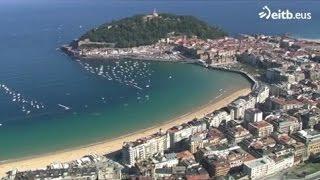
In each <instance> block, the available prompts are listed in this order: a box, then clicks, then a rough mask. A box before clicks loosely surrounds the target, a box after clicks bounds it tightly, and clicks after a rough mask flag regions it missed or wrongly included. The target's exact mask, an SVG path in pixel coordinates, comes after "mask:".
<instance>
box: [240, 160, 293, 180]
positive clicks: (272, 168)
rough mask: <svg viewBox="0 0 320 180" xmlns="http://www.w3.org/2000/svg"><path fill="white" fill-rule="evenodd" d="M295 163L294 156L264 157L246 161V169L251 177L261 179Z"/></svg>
mask: <svg viewBox="0 0 320 180" xmlns="http://www.w3.org/2000/svg"><path fill="white" fill-rule="evenodd" d="M293 164H294V156H293V155H291V156H288V157H275V156H274V157H272V158H271V157H267V156H265V157H262V158H259V159H254V160H252V161H247V162H245V163H244V171H245V172H246V173H247V174H248V176H249V177H250V178H251V179H259V178H262V177H265V176H267V175H270V174H273V173H276V172H279V171H282V170H284V169H287V168H289V167H292V166H293Z"/></svg>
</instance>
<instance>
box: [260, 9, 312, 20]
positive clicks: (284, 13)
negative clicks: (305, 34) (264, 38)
mask: <svg viewBox="0 0 320 180" xmlns="http://www.w3.org/2000/svg"><path fill="white" fill-rule="evenodd" d="M258 15H259V18H260V19H267V20H268V19H276V20H277V19H287V20H309V19H311V12H292V11H290V10H289V9H286V10H281V9H278V10H277V11H271V9H270V8H269V7H268V6H263V7H262V11H261V12H259V14H258Z"/></svg>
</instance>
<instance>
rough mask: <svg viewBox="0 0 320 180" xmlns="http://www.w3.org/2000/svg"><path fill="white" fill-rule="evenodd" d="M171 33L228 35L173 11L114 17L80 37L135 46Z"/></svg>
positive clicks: (97, 42) (206, 36)
mask: <svg viewBox="0 0 320 180" xmlns="http://www.w3.org/2000/svg"><path fill="white" fill-rule="evenodd" d="M169 35H186V36H198V38H201V39H215V38H219V37H223V36H226V35H227V33H225V32H224V31H223V30H221V29H220V28H218V27H214V26H209V25H208V24H207V23H205V22H204V21H201V20H199V19H197V18H195V17H193V16H181V15H174V14H164V13H163V14H157V13H156V12H154V13H153V14H150V15H135V16H132V17H128V18H124V19H121V20H118V21H112V22H110V23H106V24H103V25H101V26H100V27H98V28H95V29H92V30H90V31H88V32H87V33H86V34H84V35H83V36H81V37H80V39H79V41H84V42H90V43H84V45H85V46H101V45H102V46H112V47H119V48H125V47H135V46H141V45H150V44H153V43H156V42H158V40H159V39H161V38H165V37H168V36H169Z"/></svg>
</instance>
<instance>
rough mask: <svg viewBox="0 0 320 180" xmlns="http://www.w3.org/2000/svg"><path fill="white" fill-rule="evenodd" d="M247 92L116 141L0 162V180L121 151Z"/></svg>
mask: <svg viewBox="0 0 320 180" xmlns="http://www.w3.org/2000/svg"><path fill="white" fill-rule="evenodd" d="M250 92H251V88H249V87H248V88H241V89H237V90H235V91H232V90H229V91H227V92H225V94H223V95H222V96H220V97H219V98H215V99H212V100H210V101H209V102H208V103H206V104H204V105H202V106H200V107H196V108H194V109H192V110H190V112H188V113H186V114H183V115H181V116H179V117H176V118H173V119H171V120H169V121H165V122H162V123H157V124H155V125H153V126H151V127H149V128H145V129H141V130H137V131H134V132H132V133H129V134H125V135H122V136H120V137H117V138H112V139H106V140H103V141H100V142H96V143H92V144H88V145H84V146H80V147H74V148H70V149H64V150H61V151H55V152H50V153H45V154H41V155H35V156H29V157H25V158H19V159H12V160H6V161H3V162H0V177H3V176H5V173H6V172H7V171H10V170H12V169H19V170H21V171H23V170H30V169H39V168H44V167H46V166H47V165H49V164H50V163H53V162H68V161H72V160H75V159H79V158H81V157H82V156H84V155H88V154H92V153H96V154H99V155H102V154H108V153H112V152H115V151H118V150H120V149H121V148H122V144H123V142H125V141H134V140H136V139H138V138H141V137H145V136H148V135H151V134H153V133H155V132H158V131H159V129H160V128H161V129H163V130H167V129H169V128H171V127H173V126H175V125H180V124H182V123H185V122H188V121H191V120H192V119H193V118H195V117H197V118H201V117H204V116H205V115H206V114H208V113H210V112H212V111H214V110H217V109H220V108H222V107H225V106H227V105H228V104H229V103H231V102H232V101H233V100H235V99H237V98H238V97H240V96H244V95H247V94H249V93H250Z"/></svg>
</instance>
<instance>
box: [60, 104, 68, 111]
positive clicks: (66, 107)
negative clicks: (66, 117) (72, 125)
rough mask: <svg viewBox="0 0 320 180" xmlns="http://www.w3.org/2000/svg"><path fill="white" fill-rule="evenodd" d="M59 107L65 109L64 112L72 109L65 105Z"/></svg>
mask: <svg viewBox="0 0 320 180" xmlns="http://www.w3.org/2000/svg"><path fill="white" fill-rule="evenodd" d="M58 106H60V107H62V108H64V110H69V109H70V107H68V106H65V105H63V104H58Z"/></svg>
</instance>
